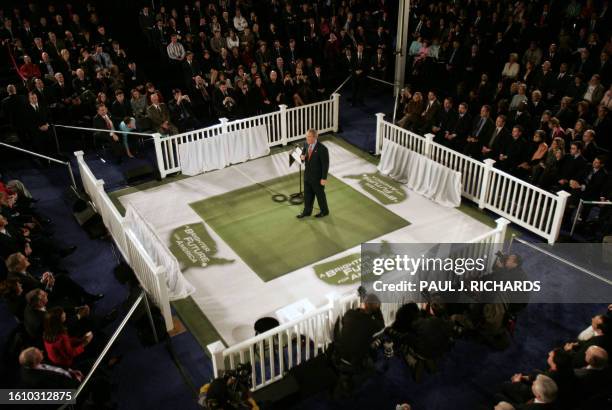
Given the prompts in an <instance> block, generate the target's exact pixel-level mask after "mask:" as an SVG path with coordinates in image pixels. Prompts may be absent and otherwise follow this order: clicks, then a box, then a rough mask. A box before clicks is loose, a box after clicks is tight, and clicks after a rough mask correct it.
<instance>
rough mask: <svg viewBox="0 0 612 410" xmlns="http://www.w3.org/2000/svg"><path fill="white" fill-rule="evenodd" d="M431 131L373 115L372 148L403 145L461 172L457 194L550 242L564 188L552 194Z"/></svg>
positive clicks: (559, 218)
mask: <svg viewBox="0 0 612 410" xmlns="http://www.w3.org/2000/svg"><path fill="white" fill-rule="evenodd" d="M433 138H434V136H433V135H432V134H427V135H425V136H420V135H417V134H415V133H413V132H410V131H407V130H405V129H402V128H400V127H398V126H397V125H394V124H391V123H390V122H387V121H385V120H384V114H380V113H379V114H376V149H375V153H376V154H380V151H381V149H382V145H383V141H384V140H388V141H392V142H395V143H396V144H399V145H401V146H403V147H406V148H408V149H410V150H411V151H415V152H417V153H419V154H422V155H425V156H426V157H428V158H430V159H432V160H434V161H436V162H437V163H439V164H442V165H444V166H446V167H448V168H451V169H453V170H455V171H458V172H460V173H461V194H462V196H464V197H465V198H467V199H469V200H471V201H474V202H476V203H477V204H478V207H479V208H481V209H488V210H490V211H492V212H495V213H496V214H498V215H500V216H502V217H504V218H507V219H509V220H510V221H511V222H514V223H515V224H517V225H519V226H521V227H523V228H525V229H527V230H529V231H531V232H533V233H535V234H537V235H539V236H541V237H543V238H545V239H546V240H547V241H548V242H549V243H551V244H552V243H554V242H555V241H556V240H557V237H558V236H559V230H560V229H561V221H562V220H563V213H564V212H565V206H566V204H567V199H568V197H569V196H570V194H568V193H567V192H565V191H559V192H557V193H556V194H554V193H552V192H548V191H545V190H543V189H541V188H539V187H537V186H535V185H532V184H530V183H528V182H525V181H523V180H521V179H519V178H516V177H514V176H512V175H510V174H508V173H506V172H504V171H500V170H499V169H497V168H494V167H493V164H495V161H494V160H492V159H485V160H484V161H477V160H475V159H473V158H470V157H468V156H466V155H463V154H461V153H459V152H457V151H454V150H452V149H450V148H448V147H445V146H443V145H440V144H438V143H436V142H434V140H433Z"/></svg>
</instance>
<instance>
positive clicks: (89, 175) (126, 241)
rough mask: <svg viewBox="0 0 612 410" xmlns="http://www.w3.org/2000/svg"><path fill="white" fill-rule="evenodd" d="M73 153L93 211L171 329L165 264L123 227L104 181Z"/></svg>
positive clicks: (76, 153)
mask: <svg viewBox="0 0 612 410" xmlns="http://www.w3.org/2000/svg"><path fill="white" fill-rule="evenodd" d="M74 155H75V156H76V158H77V164H78V167H79V172H80V174H81V181H82V183H83V189H84V190H85V192H86V193H87V195H88V196H89V198H90V200H91V203H92V205H93V207H94V208H95V210H96V212H97V213H98V214H99V215H100V216H101V217H102V221H103V222H104V225H105V226H106V228H107V230H108V232H109V234H110V235H111V237H112V238H113V241H114V243H115V245H116V246H117V248H118V249H119V251H120V252H121V254H122V255H123V258H124V259H125V261H126V263H127V264H128V265H130V267H131V268H132V270H133V271H134V274H135V275H136V277H137V278H138V281H139V282H140V284H141V286H142V287H143V289H144V290H145V291H146V292H147V294H148V295H149V297H150V298H151V300H152V301H153V302H154V303H155V305H157V307H158V308H159V309H160V311H161V313H162V315H163V317H164V321H165V324H166V329H167V330H171V329H172V328H173V327H174V324H173V322H172V311H171V309H170V299H169V297H168V285H167V283H166V272H165V268H164V267H163V266H157V265H156V264H155V263H154V262H153V260H152V259H151V257H149V255H148V254H147V252H146V250H145V248H144V246H143V245H142V244H141V243H140V241H139V240H138V239H137V238H136V236H135V235H134V234H133V233H132V231H131V230H130V229H129V228H127V227H126V225H125V223H124V218H123V216H121V213H120V212H119V211H118V210H117V208H116V207H115V205H114V204H113V202H112V201H111V199H110V198H109V196H108V194H107V193H106V191H105V190H104V181H103V180H101V179H96V177H95V176H94V174H93V172H91V169H90V168H89V166H88V165H87V163H86V162H85V159H84V157H83V151H78V152H75V153H74Z"/></svg>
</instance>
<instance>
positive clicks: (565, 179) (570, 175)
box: [554, 141, 587, 190]
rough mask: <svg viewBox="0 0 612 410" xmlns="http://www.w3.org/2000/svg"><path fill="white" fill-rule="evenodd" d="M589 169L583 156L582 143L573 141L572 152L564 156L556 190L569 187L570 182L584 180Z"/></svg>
mask: <svg viewBox="0 0 612 410" xmlns="http://www.w3.org/2000/svg"><path fill="white" fill-rule="evenodd" d="M586 170H587V162H586V160H585V159H584V157H583V156H582V143H581V142H579V141H573V142H572V143H571V144H570V152H569V153H568V154H566V155H565V157H564V158H563V163H562V164H561V167H560V169H559V174H558V175H557V177H558V179H557V184H556V185H557V186H556V188H554V189H555V190H560V189H569V182H570V181H571V180H574V181H582V179H583V178H584V174H585V172H586Z"/></svg>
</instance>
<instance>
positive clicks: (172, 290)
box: [124, 204, 195, 300]
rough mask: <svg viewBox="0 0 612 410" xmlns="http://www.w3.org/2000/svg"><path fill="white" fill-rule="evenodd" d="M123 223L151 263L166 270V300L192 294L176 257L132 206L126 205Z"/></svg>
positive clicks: (193, 289) (191, 288) (192, 289)
mask: <svg viewBox="0 0 612 410" xmlns="http://www.w3.org/2000/svg"><path fill="white" fill-rule="evenodd" d="M124 223H125V225H126V227H127V228H129V229H130V230H131V231H132V232H133V233H134V235H135V236H136V238H138V240H139V241H140V243H141V244H142V246H143V247H144V248H145V250H146V251H147V254H148V255H149V256H150V257H151V259H152V260H153V262H154V263H155V264H156V265H158V266H163V267H164V268H166V283H167V284H168V298H169V299H170V300H178V299H183V298H186V297H187V296H189V295H191V294H193V293H194V292H195V288H194V287H193V286H192V285H191V283H189V281H188V280H187V279H185V277H184V276H183V273H182V272H181V267H180V265H179V262H178V261H177V260H176V257H174V255H173V254H172V253H171V252H170V250H169V249H168V247H167V246H166V245H165V244H164V243H163V242H162V241H161V240H160V239H159V237H158V236H157V234H156V233H155V231H154V229H153V227H151V226H150V225H149V223H148V222H147V221H146V220H145V219H144V218H143V217H142V216H141V215H140V214H139V213H138V212H137V211H136V210H135V209H134V207H133V206H132V205H129V204H128V206H127V208H126V212H125V221H124Z"/></svg>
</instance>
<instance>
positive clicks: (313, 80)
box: [310, 65, 328, 101]
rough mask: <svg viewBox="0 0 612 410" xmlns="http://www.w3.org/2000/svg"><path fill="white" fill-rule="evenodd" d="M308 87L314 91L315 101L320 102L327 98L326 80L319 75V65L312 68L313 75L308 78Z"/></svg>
mask: <svg viewBox="0 0 612 410" xmlns="http://www.w3.org/2000/svg"><path fill="white" fill-rule="evenodd" d="M310 86H311V87H312V89H313V90H314V91H315V95H316V99H317V101H322V100H324V99H325V98H327V94H328V91H327V80H326V79H325V77H324V76H323V74H322V73H321V66H320V65H317V66H315V68H314V73H313V74H312V76H311V77H310Z"/></svg>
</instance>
